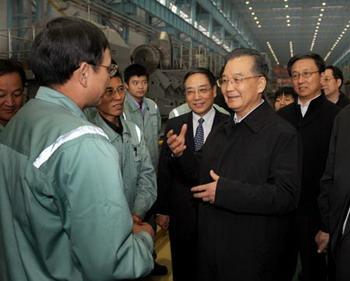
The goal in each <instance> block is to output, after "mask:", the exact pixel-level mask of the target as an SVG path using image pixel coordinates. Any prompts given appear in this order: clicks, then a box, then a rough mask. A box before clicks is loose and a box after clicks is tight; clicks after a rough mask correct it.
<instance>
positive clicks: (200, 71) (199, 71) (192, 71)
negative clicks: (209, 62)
mask: <svg viewBox="0 0 350 281" xmlns="http://www.w3.org/2000/svg"><path fill="white" fill-rule="evenodd" d="M194 74H203V75H205V76H206V77H207V79H208V81H209V84H210V86H211V87H214V86H215V85H216V79H215V76H214V74H213V73H212V72H211V71H210V70H209V69H207V68H204V67H196V68H192V69H190V70H189V71H188V72H187V73H186V74H185V76H184V79H183V84H185V82H186V80H187V79H188V77H190V76H191V75H194Z"/></svg>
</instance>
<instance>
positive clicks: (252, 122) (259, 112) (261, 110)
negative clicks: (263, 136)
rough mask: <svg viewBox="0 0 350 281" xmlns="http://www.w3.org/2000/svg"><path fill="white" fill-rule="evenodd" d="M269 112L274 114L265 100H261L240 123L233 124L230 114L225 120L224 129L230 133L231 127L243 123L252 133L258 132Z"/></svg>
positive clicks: (266, 119)
mask: <svg viewBox="0 0 350 281" xmlns="http://www.w3.org/2000/svg"><path fill="white" fill-rule="evenodd" d="M271 114H274V112H273V110H272V108H271V106H270V105H269V104H268V103H267V102H263V103H262V104H261V105H260V106H258V107H257V108H256V109H255V110H254V111H252V112H251V113H250V114H249V115H248V116H247V117H246V118H244V119H243V120H242V121H241V122H240V123H237V124H235V123H234V121H233V117H232V116H231V118H229V120H227V121H226V122H225V130H226V132H227V133H230V132H231V131H232V128H233V127H235V126H237V127H238V126H242V125H243V124H244V125H246V126H247V127H248V128H249V129H250V130H251V131H252V132H253V133H258V132H259V131H260V130H261V129H262V128H263V127H264V126H265V124H266V123H267V122H268V118H269V116H270V115H271Z"/></svg>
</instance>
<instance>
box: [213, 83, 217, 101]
mask: <svg viewBox="0 0 350 281" xmlns="http://www.w3.org/2000/svg"><path fill="white" fill-rule="evenodd" d="M213 93H214V98H215V97H216V85H214V87H213Z"/></svg>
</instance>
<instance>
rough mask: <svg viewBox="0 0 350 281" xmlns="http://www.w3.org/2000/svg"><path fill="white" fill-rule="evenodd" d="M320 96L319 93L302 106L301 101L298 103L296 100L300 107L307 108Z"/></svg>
mask: <svg viewBox="0 0 350 281" xmlns="http://www.w3.org/2000/svg"><path fill="white" fill-rule="evenodd" d="M320 95H321V93H319V94H318V95H317V96H315V97H313V98H312V99H311V100H308V101H307V102H305V103H304V104H302V103H301V101H300V99H299V98H298V104H299V105H300V107H309V105H310V103H311V102H312V101H313V100H314V99H317V98H318V97H319V96H320Z"/></svg>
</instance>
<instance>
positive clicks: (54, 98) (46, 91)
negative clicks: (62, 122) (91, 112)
mask: <svg viewBox="0 0 350 281" xmlns="http://www.w3.org/2000/svg"><path fill="white" fill-rule="evenodd" d="M35 98H36V99H39V100H43V101H48V102H50V103H54V104H57V105H60V106H62V107H63V108H66V109H68V110H69V111H70V112H72V113H73V114H75V115H77V116H79V117H81V118H83V119H84V120H87V118H86V116H85V114H84V112H83V111H82V110H81V109H80V107H79V106H78V105H77V104H76V103H75V102H74V101H72V100H71V99H70V98H69V97H67V96H65V95H64V94H62V93H60V92H58V91H56V90H54V89H52V88H49V87H44V86H41V87H40V88H39V90H38V92H37V94H36V96H35Z"/></svg>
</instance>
